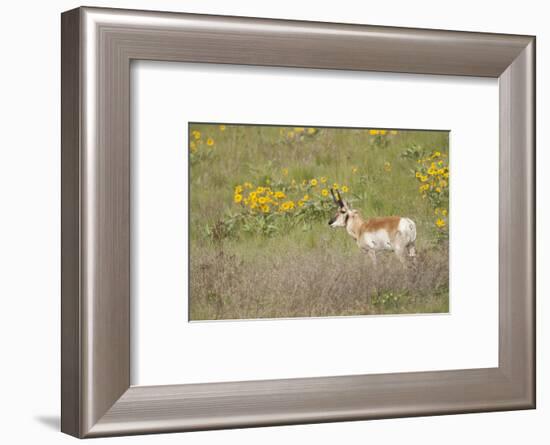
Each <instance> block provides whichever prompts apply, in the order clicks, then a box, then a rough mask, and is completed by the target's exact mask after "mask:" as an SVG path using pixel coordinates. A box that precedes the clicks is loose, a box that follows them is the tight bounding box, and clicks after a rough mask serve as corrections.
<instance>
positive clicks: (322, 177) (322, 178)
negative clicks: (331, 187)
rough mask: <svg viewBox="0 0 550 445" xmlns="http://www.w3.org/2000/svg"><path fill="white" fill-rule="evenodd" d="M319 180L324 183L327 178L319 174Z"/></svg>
mask: <svg viewBox="0 0 550 445" xmlns="http://www.w3.org/2000/svg"><path fill="white" fill-rule="evenodd" d="M320 181H321V183H323V184H324V183H325V182H327V178H325V177H324V176H321V179H320Z"/></svg>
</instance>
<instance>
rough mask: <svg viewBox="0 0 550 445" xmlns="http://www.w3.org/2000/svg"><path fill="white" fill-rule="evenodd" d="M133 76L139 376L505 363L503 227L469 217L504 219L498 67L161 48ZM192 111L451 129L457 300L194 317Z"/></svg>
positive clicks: (150, 381)
mask: <svg viewBox="0 0 550 445" xmlns="http://www.w3.org/2000/svg"><path fill="white" fill-rule="evenodd" d="M131 79H132V113H133V119H132V129H133V130H132V141H133V145H132V162H133V164H132V172H133V173H132V174H133V176H132V191H133V195H132V252H133V255H132V258H133V261H134V263H133V267H132V274H131V276H132V286H131V287H132V304H131V307H132V311H133V316H132V323H131V326H132V335H131V338H132V344H133V346H132V384H135V385H162V384H165V385H166V384H174V383H199V382H216V381H240V380H258V379H276V378H296V377H317V376H329V375H349V374H366V373H383V372H413V371H422V370H442V369H464V368H488V367H495V366H497V365H498V230H489V231H483V230H479V225H478V223H479V221H478V219H477V218H472V215H482V217H483V219H484V220H485V221H486V223H487V225H488V226H489V227H495V228H496V227H498V82H497V81H496V79H481V78H466V77H445V76H422V75H410V74H409V75H399V74H393V75H388V74H380V73H350V72H342V71H326V70H325V71H319V70H314V71H313V72H312V71H311V70H303V69H288V68H266V67H261V68H260V67H238V66H230V65H212V64H181V63H180V64H174V63H161V62H136V63H134V65H133V67H132V78H131ZM320 92H322V94H320ZM472 103H475V107H474V108H472V107H471V104H472ZM190 104H192V105H190ZM235 104H238V106H236V105H235ZM189 121H191V122H193V121H199V122H205V121H210V122H237V123H238V122H246V123H272V124H294V125H297V124H300V125H304V126H322V125H333V126H353V127H366V126H374V127H386V128H387V127H394V128H424V129H426V128H430V129H439V130H446V129H451V130H452V131H451V134H450V137H451V149H450V165H451V170H452V173H451V174H452V181H451V213H450V215H451V221H450V228H451V241H450V247H451V255H450V264H451V267H450V268H451V270H450V276H451V288H450V296H451V314H432V315H423V316H420V315H408V316H406V315H402V316H384V317H380V316H373V317H327V318H322V319H313V320H312V319H293V320H292V319H290V320H256V321H254V322H250V321H224V322H210V323H198V322H195V323H187V313H188V305H187V303H188V276H187V273H186V271H187V269H188V267H187V259H188V252H187V241H188V240H187V223H188V211H187V209H188V205H187V193H188V189H187V183H188V178H187V168H188V166H187V156H186V151H187V134H186V131H187V123H188V122H189ZM436 148H437V147H436ZM219 149H221V148H219ZM229 155H230V154H229V153H228V156H229ZM473 166H474V168H478V169H480V168H483V170H484V174H483V177H484V180H483V198H482V197H481V196H480V188H479V184H478V181H477V180H472V179H473V178H472V167H473ZM404 216H407V215H404ZM327 230H328V229H327ZM480 246H483V247H482V248H479V247H480ZM472 249H475V255H472ZM174 351H181V353H178V354H174ZM220 363H223V366H220Z"/></svg>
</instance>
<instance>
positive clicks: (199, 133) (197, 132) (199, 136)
mask: <svg viewBox="0 0 550 445" xmlns="http://www.w3.org/2000/svg"><path fill="white" fill-rule="evenodd" d="M193 137H194V138H195V139H200V138H201V132H200V131H197V130H195V131H193Z"/></svg>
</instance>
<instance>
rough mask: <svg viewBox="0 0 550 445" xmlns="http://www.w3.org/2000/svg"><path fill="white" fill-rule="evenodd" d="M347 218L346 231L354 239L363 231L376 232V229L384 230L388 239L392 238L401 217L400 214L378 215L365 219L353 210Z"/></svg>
mask: <svg viewBox="0 0 550 445" xmlns="http://www.w3.org/2000/svg"><path fill="white" fill-rule="evenodd" d="M349 218H350V220H349V222H348V233H349V234H350V235H351V236H352V237H353V238H354V239H355V240H358V239H359V238H360V237H361V235H363V233H365V232H376V231H377V230H386V232H388V235H389V237H390V239H393V238H394V237H395V234H396V233H397V227H398V226H399V220H400V219H401V217H400V216H380V217H374V218H369V219H368V220H366V221H365V220H364V219H363V218H362V217H361V215H359V213H357V212H354V214H352V215H350V217H349Z"/></svg>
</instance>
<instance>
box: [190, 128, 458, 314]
mask: <svg viewBox="0 0 550 445" xmlns="http://www.w3.org/2000/svg"><path fill="white" fill-rule="evenodd" d="M189 135H190V140H189V153H190V155H189V157H190V166H191V167H190V183H191V189H190V190H191V191H190V264H191V265H190V269H191V274H190V318H191V320H214V319H244V318H266V317H268V318H278V317H285V318H286V317H308V316H342V315H366V314H396V313H434V312H447V311H448V308H449V299H448V280H449V276H448V274H449V271H448V191H449V169H448V133H447V132H434V131H401V130H399V131H391V130H379V129H330V128H318V127H315V128H300V127H273V126H242V125H218V124H216V125H210V124H209V125H207V124H191V125H190V127H189ZM331 187H337V188H338V189H339V190H340V191H341V193H342V196H343V198H344V199H345V200H346V201H348V202H349V203H350V204H351V206H352V207H354V208H356V209H358V210H359V211H360V213H361V215H362V216H363V217H365V218H368V217H372V216H389V215H399V216H406V217H409V218H411V219H413V220H414V221H415V222H416V225H417V251H418V260H417V262H416V264H412V263H411V264H409V265H408V266H406V267H402V266H401V265H400V264H399V262H398V261H397V260H396V259H395V258H394V256H393V254H391V253H388V254H384V255H382V256H381V258H380V261H379V264H378V267H376V268H373V266H372V264H371V263H370V261H369V260H368V258H367V256H366V255H365V254H364V253H361V252H360V251H359V249H358V248H357V245H356V243H355V242H354V241H353V240H352V238H351V237H350V236H349V235H348V234H347V233H346V231H345V230H343V229H332V228H330V227H329V226H328V224H327V222H328V220H329V219H330V217H331V216H332V215H333V214H334V212H335V206H334V204H333V203H332V201H331V198H330V195H329V193H328V190H329V189H330V188H331Z"/></svg>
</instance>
